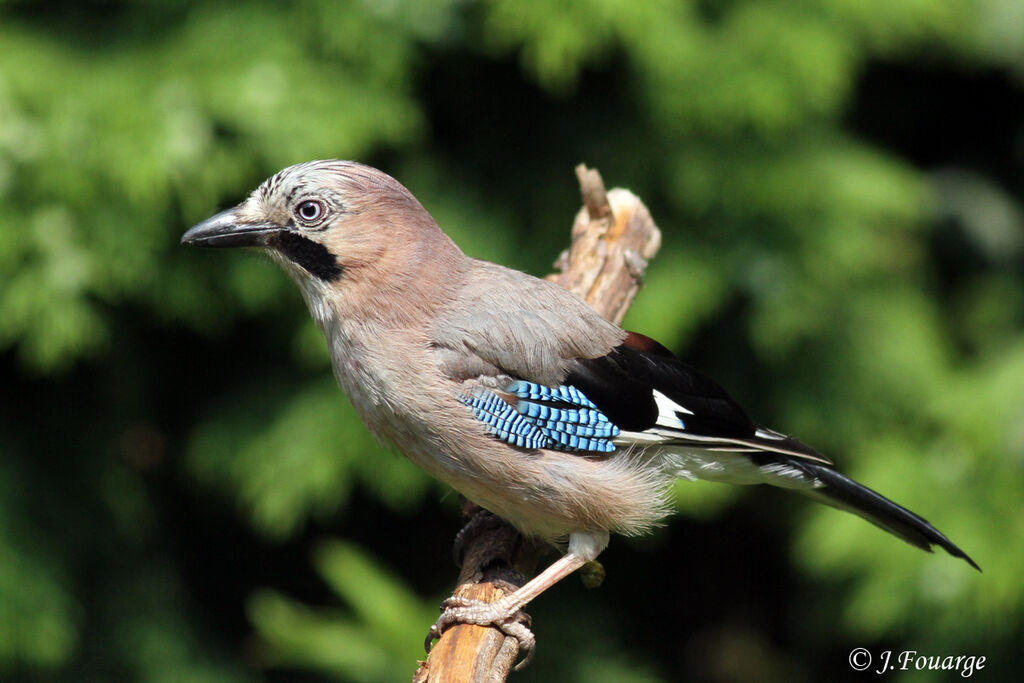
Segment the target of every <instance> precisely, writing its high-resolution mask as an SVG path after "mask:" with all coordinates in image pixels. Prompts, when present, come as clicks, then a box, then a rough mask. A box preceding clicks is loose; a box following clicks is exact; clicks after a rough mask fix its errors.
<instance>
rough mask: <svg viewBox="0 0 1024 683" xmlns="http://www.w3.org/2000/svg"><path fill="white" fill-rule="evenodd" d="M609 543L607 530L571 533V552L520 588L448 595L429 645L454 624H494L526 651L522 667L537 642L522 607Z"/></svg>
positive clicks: (519, 666) (531, 654)
mask: <svg viewBox="0 0 1024 683" xmlns="http://www.w3.org/2000/svg"><path fill="white" fill-rule="evenodd" d="M607 545H608V534H607V532H604V533H576V534H572V535H571V536H570V539H569V552H567V553H566V554H565V555H563V556H562V557H560V558H558V559H557V560H555V561H554V562H553V563H552V564H551V565H550V566H549V567H548V568H547V569H545V570H544V571H542V572H541V573H540V574H538V575H537V576H535V577H533V578H532V579H530V580H529V581H528V582H527V583H526V584H525V585H523V586H522V587H521V588H519V589H518V590H516V591H514V592H512V593H509V594H508V595H506V596H504V597H502V598H499V599H498V600H495V601H494V602H483V601H480V600H472V599H469V598H461V597H457V596H452V597H450V598H448V599H447V600H445V601H444V602H443V603H441V609H442V610H443V611H442V613H441V616H440V617H438V619H437V621H436V622H435V623H434V625H433V626H431V627H430V635H429V636H428V637H427V642H428V644H429V643H430V641H431V640H432V639H433V638H438V637H440V636H441V633H443V632H444V630H445V629H447V628H448V627H449V626H451V625H453V624H478V625H480V626H490V625H494V626H495V627H497V628H499V629H500V630H501V631H502V632H503V633H505V634H506V635H508V636H511V637H513V638H515V639H516V640H518V641H519V649H520V651H522V652H524V653H525V656H524V658H523V661H521V662H520V663H519V664H518V665H516V670H519V669H521V668H522V667H523V666H525V665H526V664H528V663H529V661H530V659H532V658H533V646H534V642H535V640H534V637H533V633H532V632H531V631H530V629H529V628H528V627H527V625H526V624H524V623H523V621H524V620H525V619H527V617H526V616H525V615H524V614H523V613H522V612H521V610H522V608H523V607H525V606H526V605H527V603H529V602H530V601H531V600H533V599H534V598H536V597H537V596H538V595H540V594H541V593H543V592H544V591H546V590H547V589H548V588H550V587H551V586H553V585H555V584H556V583H558V582H559V581H561V580H562V579H564V578H565V577H566V576H568V575H569V574H572V573H573V572H574V571H576V570H577V569H579V568H580V567H582V566H583V565H585V564H586V563H587V562H589V561H590V560H593V559H594V558H595V557H597V556H598V554H600V552H601V551H602V550H603V549H604V548H605V546H607ZM428 650H429V648H428Z"/></svg>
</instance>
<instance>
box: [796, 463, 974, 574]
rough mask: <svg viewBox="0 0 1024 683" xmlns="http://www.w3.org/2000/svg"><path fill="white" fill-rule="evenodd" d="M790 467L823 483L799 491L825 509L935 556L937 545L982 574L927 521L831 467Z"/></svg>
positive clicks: (798, 465) (955, 546)
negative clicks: (864, 522)
mask: <svg viewBox="0 0 1024 683" xmlns="http://www.w3.org/2000/svg"><path fill="white" fill-rule="evenodd" d="M791 464H793V465H795V466H797V467H799V468H800V469H801V470H803V471H804V472H806V473H807V475H808V476H811V477H813V478H814V479H816V480H817V481H819V482H821V486H819V487H816V488H809V489H798V491H799V492H800V493H803V494H804V495H807V496H809V497H811V498H814V499H815V500H818V501H819V502H822V503H825V504H826V505H831V506H832V507H835V508H839V509H840V510H846V511H847V512H852V513H854V514H855V515H858V516H860V517H863V518H864V519H866V520H867V521H869V522H871V523H872V524H874V525H875V526H878V527H879V528H881V529H884V530H885V531H888V532H889V533H891V534H893V535H895V536H899V537H900V538H902V539H903V540H904V541H906V542H907V543H910V544H911V545H913V546H917V547H918V548H921V549H922V550H927V551H928V552H932V545H933V544H934V545H937V546H939V547H941V548H942V549H944V550H945V551H946V552H947V553H949V554H950V555H952V556H953V557H959V558H961V559H963V560H964V561H965V562H967V563H968V564H969V565H971V566H972V567H974V568H975V569H977V570H978V571H979V572H980V571H981V567H979V566H978V565H977V564H976V563H975V562H974V560H972V559H971V558H970V557H969V556H968V555H967V553H965V552H964V551H963V550H961V549H960V548H959V547H957V545H956V544H955V543H953V542H952V541H950V540H949V539H948V538H946V536H945V534H943V533H942V532H941V531H939V530H938V529H936V528H935V527H933V526H932V525H931V524H930V523H929V522H928V520H926V519H925V518H923V517H921V516H919V515H916V514H914V513H913V512H911V511H910V510H908V509H906V508H904V507H902V506H900V505H897V504H896V503H894V502H892V501H891V500H889V499H888V498H886V497H885V496H883V495H881V494H879V493H876V492H875V491H872V490H871V489H869V488H868V487H866V486H863V485H861V484H858V483H857V482H855V481H854V480H852V479H850V478H849V477H846V476H844V475H842V474H840V473H839V472H837V471H835V470H834V469H832V468H830V467H825V466H822V465H818V464H817V463H813V462H807V461H802V462H799V463H796V462H793V463H791Z"/></svg>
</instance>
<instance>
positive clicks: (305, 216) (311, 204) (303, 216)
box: [295, 199, 327, 225]
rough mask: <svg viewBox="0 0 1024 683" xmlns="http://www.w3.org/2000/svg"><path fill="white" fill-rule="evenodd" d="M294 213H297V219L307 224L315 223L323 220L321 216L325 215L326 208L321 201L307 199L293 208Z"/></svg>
mask: <svg viewBox="0 0 1024 683" xmlns="http://www.w3.org/2000/svg"><path fill="white" fill-rule="evenodd" d="M295 213H297V214H298V216H299V219H300V220H301V221H302V222H303V223H305V224H307V225H315V224H316V223H319V222H320V221H321V220H323V217H324V216H325V215H327V208H326V207H325V206H324V204H323V202H320V201H316V200H314V199H307V200H306V201H304V202H302V203H301V204H299V205H298V207H296V209H295Z"/></svg>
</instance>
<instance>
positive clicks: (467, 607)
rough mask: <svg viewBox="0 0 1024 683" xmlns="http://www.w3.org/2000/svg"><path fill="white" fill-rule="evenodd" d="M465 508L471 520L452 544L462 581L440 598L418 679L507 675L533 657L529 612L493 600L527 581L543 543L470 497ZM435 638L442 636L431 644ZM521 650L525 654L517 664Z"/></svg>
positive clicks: (420, 682) (418, 682)
mask: <svg viewBox="0 0 1024 683" xmlns="http://www.w3.org/2000/svg"><path fill="white" fill-rule="evenodd" d="M463 513H464V515H465V516H466V517H467V518H468V522H467V523H466V525H465V526H464V527H463V528H462V530H461V531H460V532H459V534H458V536H457V537H456V539H455V547H454V552H455V560H456V563H458V564H460V565H461V568H462V569H461V571H460V573H459V579H458V586H457V587H456V589H455V590H454V591H453V593H452V596H451V597H449V598H448V599H447V600H445V601H444V602H443V603H441V612H442V613H441V616H440V617H439V618H438V620H437V622H435V623H434V625H433V626H431V627H430V633H429V634H428V635H427V639H426V642H425V646H426V649H427V652H429V653H430V654H429V657H428V658H427V660H426V661H425V662H422V663H421V665H420V669H419V670H418V671H417V672H416V676H415V677H414V678H413V682H414V683H426V682H427V681H449V680H459V681H492V680H505V678H506V677H507V675H508V673H509V672H510V671H512V670H519V669H522V668H523V667H524V666H526V665H527V664H528V663H529V662H530V660H531V659H532V657H533V649H534V643H535V640H534V637H533V633H532V632H531V631H530V617H529V615H527V614H526V613H525V612H523V611H522V610H517V611H516V612H515V613H513V614H511V615H506V614H504V613H503V612H502V610H501V609H500V604H499V605H495V604H494V603H496V602H498V601H500V600H501V599H502V598H503V597H505V596H507V595H510V594H511V593H513V592H515V590H516V589H517V588H519V587H521V586H522V585H523V584H524V583H526V579H527V578H528V577H529V576H532V575H533V574H534V572H535V570H536V566H537V562H538V559H539V557H540V554H541V552H542V550H543V548H542V546H538V545H535V544H533V543H531V542H529V541H526V540H524V539H523V538H522V536H520V534H519V532H518V531H516V530H515V529H514V528H513V527H511V526H509V525H508V524H506V523H505V522H503V521H502V520H501V519H499V518H498V517H496V516H494V515H492V514H491V513H489V512H487V511H486V510H483V509H482V508H480V507H477V506H475V505H473V504H472V503H467V504H466V506H465V507H464V509H463ZM435 639H437V641H438V642H437V644H436V645H433V647H431V644H432V643H433V641H434V640H435ZM520 654H521V655H522V660H521V661H520V662H519V663H518V664H515V667H514V669H513V664H514V663H515V660H516V658H517V657H518V656H519V655H520Z"/></svg>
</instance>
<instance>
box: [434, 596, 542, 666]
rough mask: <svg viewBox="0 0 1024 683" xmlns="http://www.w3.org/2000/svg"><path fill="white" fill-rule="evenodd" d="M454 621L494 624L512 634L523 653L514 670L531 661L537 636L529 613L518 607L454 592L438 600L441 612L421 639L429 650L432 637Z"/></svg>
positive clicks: (506, 633) (439, 635)
mask: <svg viewBox="0 0 1024 683" xmlns="http://www.w3.org/2000/svg"><path fill="white" fill-rule="evenodd" d="M455 624H476V625H478V626H493V627H495V628H497V629H498V630H500V631H501V632H502V633H504V634H505V635H506V636H509V637H510V638H515V639H516V642H517V643H519V652H521V653H522V654H523V658H522V659H521V660H520V661H519V663H518V664H516V665H515V667H514V670H515V671H521V670H522V669H523V668H525V667H526V666H527V665H528V664H529V663H530V662H531V661H533V655H534V651H535V649H536V647H535V646H536V644H537V639H536V638H535V637H534V635H533V632H532V631H531V630H530V615H528V614H526V613H525V612H523V611H522V610H520V609H517V610H515V611H514V612H512V613H508V612H506V611H503V610H501V609H500V608H498V607H496V606H495V605H494V604H493V603H490V602H484V601H482V600H473V599H472V598H463V597H459V596H455V595H453V596H452V597H450V598H448V599H447V600H445V601H444V602H442V603H441V616H439V617H438V618H437V621H435V622H434V625H433V626H431V627H430V631H429V632H428V633H427V639H426V641H425V642H424V647H425V648H426V650H427V652H430V648H431V646H432V645H433V641H434V639H435V638H440V637H441V634H442V633H444V632H445V631H446V630H447V629H448V627H449V626H453V625H455Z"/></svg>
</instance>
